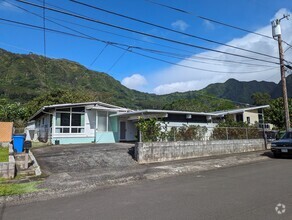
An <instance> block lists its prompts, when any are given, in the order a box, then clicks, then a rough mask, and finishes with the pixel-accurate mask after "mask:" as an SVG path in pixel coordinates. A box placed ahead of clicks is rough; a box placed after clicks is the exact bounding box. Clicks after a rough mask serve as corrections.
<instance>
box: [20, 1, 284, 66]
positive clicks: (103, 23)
mask: <svg viewBox="0 0 292 220" xmlns="http://www.w3.org/2000/svg"><path fill="white" fill-rule="evenodd" d="M17 1H19V2H22V3H24V4H28V5H31V6H34V7H38V8H43V6H41V5H38V4H34V3H31V2H26V1H23V0H17ZM46 9H47V10H50V11H54V12H57V13H61V14H65V15H68V16H71V17H75V18H79V19H83V20H86V21H90V22H94V23H99V24H102V25H105V26H109V27H113V28H117V29H120V30H124V31H128V32H132V33H136V34H140V35H144V36H148V37H153V38H156V39H159V40H164V41H168V42H171V43H176V44H180V45H184V46H189V47H193V48H198V49H202V50H209V51H213V52H216V53H222V54H225V55H231V56H236V57H242V58H247V59H252V60H258V61H262V62H268V63H274V64H279V63H277V62H272V61H267V60H263V59H259V58H255V57H248V56H245V55H240V54H235V53H230V52H226V51H220V50H216V49H211V48H207V47H203V46H198V45H193V44H189V43H185V42H181V41H176V40H173V39H169V38H164V37H160V36H156V35H152V34H148V33H145V32H141V31H137V30H133V29H129V28H125V27H121V26H117V25H114V24H110V23H106V22H103V21H99V20H96V19H92V18H89V17H84V16H82V15H78V14H72V13H69V12H66V11H60V10H57V9H53V8H49V7H46Z"/></svg>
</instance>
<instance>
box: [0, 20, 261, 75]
mask: <svg viewBox="0 0 292 220" xmlns="http://www.w3.org/2000/svg"><path fill="white" fill-rule="evenodd" d="M0 20H1V21H6V22H11V23H16V24H19V25H22V26H28V27H30V28H35V29H40V30H43V29H44V27H41V26H37V25H32V24H27V23H24V22H19V21H13V20H10V19H5V18H0ZM46 31H50V32H55V33H59V34H64V35H68V36H73V37H78V38H83V39H87V40H95V41H99V42H103V43H107V44H109V45H111V46H113V47H116V48H119V49H122V50H126V51H129V52H131V53H134V54H138V55H140V56H143V57H147V58H150V59H153V60H157V61H161V62H164V63H168V64H172V65H176V66H180V67H185V68H189V69H194V70H200V71H205V72H213V73H253V72H262V71H266V70H260V71H247V72H230V71H228V72H226V71H217V70H210V69H203V68H196V67H192V66H187V65H182V64H178V63H173V62H170V61H167V60H163V59H160V58H156V57H152V56H148V55H145V54H141V53H138V52H135V51H133V50H129V47H130V48H131V49H134V48H135V47H134V46H130V45H126V44H120V43H116V42H110V41H104V40H101V39H97V38H94V37H90V36H80V35H76V34H72V33H68V32H64V31H59V30H55V29H51V28H46ZM122 46H126V47H127V48H123V47H122ZM139 49H141V48H139Z"/></svg>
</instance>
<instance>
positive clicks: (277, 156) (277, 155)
mask: <svg viewBox="0 0 292 220" xmlns="http://www.w3.org/2000/svg"><path fill="white" fill-rule="evenodd" d="M273 154H274V157H275V158H280V157H281V154H280V153H277V152H273Z"/></svg>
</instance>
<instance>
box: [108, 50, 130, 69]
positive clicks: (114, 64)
mask: <svg viewBox="0 0 292 220" xmlns="http://www.w3.org/2000/svg"><path fill="white" fill-rule="evenodd" d="M130 48H131V47H130V46H129V47H128V48H127V49H126V50H125V51H124V52H123V53H122V54H121V56H119V57H118V59H117V60H116V61H115V62H114V63H113V65H111V67H110V68H109V69H108V70H107V72H108V73H109V71H111V70H112V69H113V68H114V67H115V66H116V65H117V63H118V62H119V61H120V60H121V59H122V58H123V57H124V56H125V54H126V53H127V52H128V51H130Z"/></svg>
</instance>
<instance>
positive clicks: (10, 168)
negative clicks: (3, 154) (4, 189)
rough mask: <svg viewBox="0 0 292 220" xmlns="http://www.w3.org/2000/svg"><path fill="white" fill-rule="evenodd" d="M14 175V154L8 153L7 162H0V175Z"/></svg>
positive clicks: (12, 176)
mask: <svg viewBox="0 0 292 220" xmlns="http://www.w3.org/2000/svg"><path fill="white" fill-rule="evenodd" d="M14 176H15V159H14V156H12V155H9V162H2V163H0V177H2V178H10V179H12V178H14Z"/></svg>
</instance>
